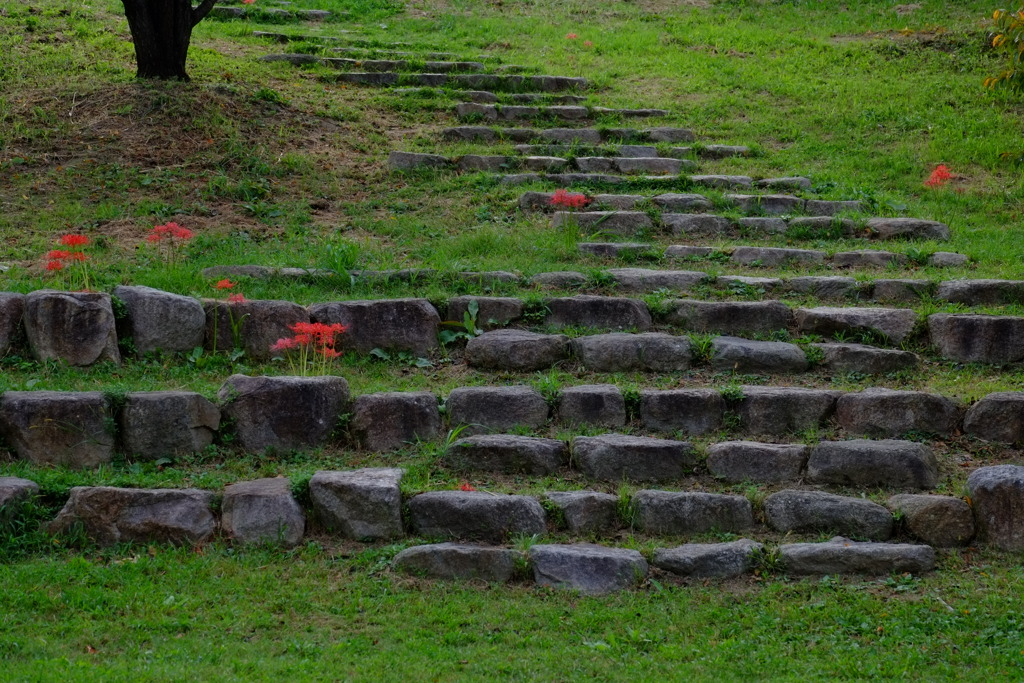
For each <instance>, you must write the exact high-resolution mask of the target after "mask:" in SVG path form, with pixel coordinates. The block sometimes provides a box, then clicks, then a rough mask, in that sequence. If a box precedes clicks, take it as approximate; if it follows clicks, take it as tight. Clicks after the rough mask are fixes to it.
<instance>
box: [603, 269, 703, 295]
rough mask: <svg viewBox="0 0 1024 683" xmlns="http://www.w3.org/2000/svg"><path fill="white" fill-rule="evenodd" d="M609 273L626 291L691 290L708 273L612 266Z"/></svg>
mask: <svg viewBox="0 0 1024 683" xmlns="http://www.w3.org/2000/svg"><path fill="white" fill-rule="evenodd" d="M608 275H610V276H611V277H612V279H613V280H614V281H615V286H616V287H617V288H618V289H620V290H622V291H624V292H655V291H658V290H663V289H667V290H672V291H677V292H678V291H682V292H685V291H689V290H690V289H692V288H693V287H694V286H695V285H698V284H700V283H701V282H703V281H704V280H706V279H707V273H704V272H701V271H692V270H651V269H648V268H612V269H610V270H609V271H608Z"/></svg>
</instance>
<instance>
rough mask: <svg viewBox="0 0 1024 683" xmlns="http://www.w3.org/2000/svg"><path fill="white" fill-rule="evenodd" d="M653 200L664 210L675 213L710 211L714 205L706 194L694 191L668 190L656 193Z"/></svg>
mask: <svg viewBox="0 0 1024 683" xmlns="http://www.w3.org/2000/svg"><path fill="white" fill-rule="evenodd" d="M651 201H652V202H653V203H654V205H655V206H657V207H658V208H659V209H661V210H662V211H669V212H673V213H686V212H695V211H710V210H711V208H712V207H713V206H714V205H713V204H712V203H711V200H710V199H708V198H707V197H705V196H704V195H702V194H692V193H682V194H680V193H677V192H668V193H665V194H659V195H656V196H655V197H653V198H652V199H651Z"/></svg>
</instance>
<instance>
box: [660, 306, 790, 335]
mask: <svg viewBox="0 0 1024 683" xmlns="http://www.w3.org/2000/svg"><path fill="white" fill-rule="evenodd" d="M667 322H668V323H669V324H670V325H676V326H679V327H682V328H683V329H686V330H692V331H694V332H718V333H722V334H756V333H762V334H767V333H771V332H775V331H777V330H785V329H787V328H788V327H789V326H790V324H792V322H793V312H792V311H791V310H790V309H789V307H788V306H786V304H784V303H782V302H780V301H689V300H680V301H673V302H672V303H671V310H670V312H669V314H668V316H667Z"/></svg>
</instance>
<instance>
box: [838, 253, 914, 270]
mask: <svg viewBox="0 0 1024 683" xmlns="http://www.w3.org/2000/svg"><path fill="white" fill-rule="evenodd" d="M906 262H907V257H906V256H904V255H903V254H894V253H892V252H891V251H876V250H870V249H864V250H860V251H841V252H837V253H835V254H833V255H832V265H833V266H835V267H836V268H887V267H889V266H893V265H902V264H904V263H906Z"/></svg>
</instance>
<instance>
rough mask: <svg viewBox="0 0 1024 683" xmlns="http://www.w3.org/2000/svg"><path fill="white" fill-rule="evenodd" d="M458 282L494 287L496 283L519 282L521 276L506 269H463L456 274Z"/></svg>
mask: <svg viewBox="0 0 1024 683" xmlns="http://www.w3.org/2000/svg"><path fill="white" fill-rule="evenodd" d="M454 279H456V280H458V281H459V282H463V283H465V284H468V285H477V286H480V287H483V288H485V289H488V288H494V287H496V286H498V285H504V284H515V285H518V284H519V283H520V280H521V278H520V277H519V276H518V275H516V274H515V273H510V272H509V271H507V270H464V271H461V272H459V273H457V274H456V276H455V278H454Z"/></svg>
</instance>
